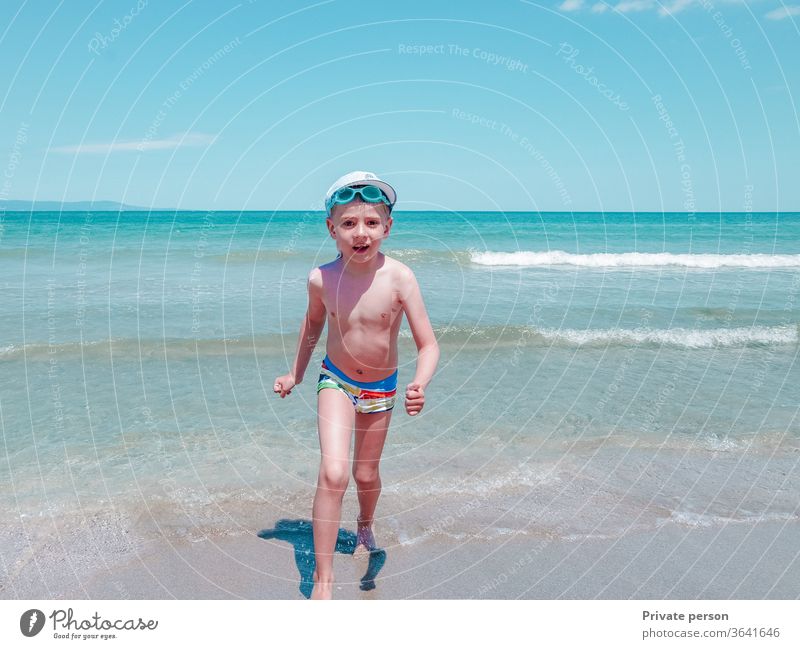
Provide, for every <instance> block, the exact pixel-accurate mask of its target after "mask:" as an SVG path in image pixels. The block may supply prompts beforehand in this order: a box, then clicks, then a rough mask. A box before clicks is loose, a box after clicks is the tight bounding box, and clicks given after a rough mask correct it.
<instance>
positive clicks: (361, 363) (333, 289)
mask: <svg viewBox="0 0 800 649" xmlns="http://www.w3.org/2000/svg"><path fill="white" fill-rule="evenodd" d="M396 200H397V194H396V193H395V191H394V189H393V188H392V187H391V186H390V185H389V184H388V183H386V182H384V181H382V180H381V179H380V178H378V177H377V176H375V174H371V173H368V172H364V171H354V172H352V173H349V174H346V175H344V176H342V177H341V178H339V180H337V181H336V182H335V183H334V184H333V185H332V186H331V188H330V189H329V190H328V194H327V196H326V199H325V210H326V212H327V215H328V218H327V225H328V232H329V233H330V235H331V237H332V238H333V239H334V240H335V241H336V247H337V249H338V250H339V257H338V258H337V259H336V260H335V261H332V262H330V263H328V264H325V265H323V266H320V267H319V268H315V269H314V270H312V271H311V273H310V274H309V276H308V311H307V312H306V317H305V320H304V321H303V326H302V329H301V331H300V339H299V341H298V344H297V354H296V356H295V361H294V365H293V367H292V370H291V372H289V374H285V375H284V376H280V377H278V378H277V379H275V386H274V390H275V392H276V393H278V394H280V396H281V398H284V397H286V395H288V394H291V391H292V388H294V386H295V385H297V384H299V383H301V382H302V380H303V376H304V374H305V371H306V367H307V366H308V362H309V359H310V358H311V354H312V352H313V350H314V347H315V345H316V343H317V340H319V337H320V334H321V333H322V329H323V328H324V326H325V322H326V316H327V323H328V342H327V348H326V352H327V354H326V356H325V360H324V361H323V362H322V369H321V373H320V377H319V383H318V384H317V395H318V396H317V408H318V410H317V425H318V427H319V443H320V451H321V461H320V468H319V477H318V479H317V492H316V494H315V496H314V507H313V529H314V554H315V557H316V564H317V567H316V570H315V571H314V588H313V591H312V593H311V598H312V599H330V598H331V597H332V594H333V578H334V577H333V553H334V549H335V546H336V538H337V536H338V532H339V520H340V518H341V512H342V497H343V496H344V492H345V490H346V489H347V483H348V479H349V477H348V474H349V473H350V471H349V467H348V463H349V456H350V435H351V433H352V431H353V429H354V428H355V452H354V456H353V477H354V479H355V481H356V485H357V487H358V504H359V509H360V513H359V516H358V533H357V539H356V548H357V549H358V548H359V546H362V545H363V546H364V548H365V549H366V550H372V549H374V548H375V547H376V544H375V539H374V537H373V534H372V521H373V517H374V514H375V505H376V504H377V502H378V496H380V491H381V481H380V476H379V475H378V464H379V462H380V458H381V452H382V451H383V444H384V441H385V439H386V431H387V429H388V428H389V420H390V419H391V416H392V408H393V407H394V404H395V399H396V391H397V335H398V332H399V331H400V324H401V322H402V318H403V314H404V313H405V315H406V318H408V324H409V326H410V328H411V333H412V334H413V336H414V342H415V343H416V346H417V352H418V356H417V368H416V374H415V375H414V380H413V381H412V382H411V383H409V384H408V385H407V386H406V392H405V407H406V412H407V413H408V414H409V415H411V416H414V415H416V414H418V413H419V412H420V411H421V410H422V407H423V406H424V405H425V388H426V387H427V386H428V383H429V382H430V380H431V378H432V377H433V373H434V371H435V369H436V364H437V363H438V361H439V346H438V344H437V343H436V338H435V337H434V334H433V329H432V328H431V324H430V321H429V319H428V314H427V312H426V310H425V304H424V303H423V301H422V295H421V293H420V289H419V285H418V284H417V280H416V278H415V277H414V273H412V272H411V270H410V269H409V268H408V267H407V266H405V265H404V264H401V263H400V262H399V261H397V260H395V259H391V258H390V257H387V256H386V255H384V254H383V253H382V252H381V251H380V247H381V243H382V242H383V240H384V239H385V238H386V237H388V236H389V231H390V230H391V228H392V217H391V211H392V208H393V207H394V204H395V202H396Z"/></svg>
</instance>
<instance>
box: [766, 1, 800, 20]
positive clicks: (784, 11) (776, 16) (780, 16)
mask: <svg viewBox="0 0 800 649" xmlns="http://www.w3.org/2000/svg"><path fill="white" fill-rule="evenodd" d="M764 16H765V17H766V18H769V19H770V20H784V19H786V18H789V17H791V16H800V6H797V5H793V6H790V7H786V6H783V7H778V8H777V9H773V10H772V11H769V12H767V13H766V14H764Z"/></svg>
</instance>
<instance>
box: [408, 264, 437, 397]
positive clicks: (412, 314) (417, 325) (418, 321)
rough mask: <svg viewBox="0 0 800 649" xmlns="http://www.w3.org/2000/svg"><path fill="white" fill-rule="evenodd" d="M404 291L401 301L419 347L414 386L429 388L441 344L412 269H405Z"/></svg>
mask: <svg viewBox="0 0 800 649" xmlns="http://www.w3.org/2000/svg"><path fill="white" fill-rule="evenodd" d="M402 282H403V290H402V291H401V300H402V303H403V311H404V312H405V314H406V318H407V319H408V326H409V327H410V328H411V335H412V336H414V342H415V343H416V345H417V371H416V374H414V380H413V381H412V384H414V383H416V384H418V385H420V386H422V389H423V390H424V389H425V388H426V387H428V383H430V381H431V379H432V378H433V373H434V372H435V371H436V365H437V363H438V362H439V344H438V343H437V342H436V336H435V335H434V333H433V327H431V321H430V319H429V318H428V312H427V310H426V309H425V302H423V300H422V292H421V291H420V289H419V284H418V283H417V278H416V277H415V276H414V273H413V272H412V271H411V269H410V268H404V269H403V274H402Z"/></svg>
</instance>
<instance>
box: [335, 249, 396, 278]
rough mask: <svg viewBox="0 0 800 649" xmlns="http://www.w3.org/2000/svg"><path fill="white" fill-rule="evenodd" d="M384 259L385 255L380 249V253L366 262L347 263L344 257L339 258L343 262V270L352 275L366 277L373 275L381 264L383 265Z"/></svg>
mask: <svg viewBox="0 0 800 649" xmlns="http://www.w3.org/2000/svg"><path fill="white" fill-rule="evenodd" d="M384 259H385V255H384V254H383V253H382V252H380V251H378V254H377V255H375V256H374V257H373V258H372V259H370V260H369V262H367V263H366V264H355V263H353V264H345V263H344V258H343V257H340V258H339V260H340V261H341V263H342V272H343V273H345V274H347V275H350V276H352V277H365V276H367V275H373V274H374V273H375V272H376V271H377V270H378V269H379V268H380V267H381V266H383V264H384Z"/></svg>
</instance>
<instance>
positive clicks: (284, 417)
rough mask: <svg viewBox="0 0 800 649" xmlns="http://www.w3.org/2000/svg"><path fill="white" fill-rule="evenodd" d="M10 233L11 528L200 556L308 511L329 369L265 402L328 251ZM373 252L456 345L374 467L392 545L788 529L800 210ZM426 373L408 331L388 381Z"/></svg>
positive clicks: (221, 221) (73, 227)
mask: <svg viewBox="0 0 800 649" xmlns="http://www.w3.org/2000/svg"><path fill="white" fill-rule="evenodd" d="M3 224H4V229H3V231H2V239H0V269H2V271H3V272H2V277H3V280H2V282H3V297H4V299H3V308H2V310H0V331H2V332H3V338H2V340H0V363H2V370H3V371H2V373H0V412H1V413H2V419H1V420H0V421H1V422H2V429H3V440H4V450H3V458H2V461H0V483H2V484H3V489H2V495H0V507H1V508H2V510H3V511H4V512H6V514H5V515H6V516H8V515H11V516H22V517H23V519H24V518H29V519H36V518H37V517H42V516H45V517H47V516H72V515H75V514H82V513H84V512H87V511H95V510H97V509H98V508H99V509H103V508H109V507H110V508H122V509H125V510H126V511H131V512H138V513H141V512H146V513H148V516H160V517H162V518H163V519H164V520H167V519H170V518H171V517H172V516H173V515H175V516H177V515H178V514H181V516H184V515H186V512H189V514H190V516H189V519H188V520H189V522H188V523H186V522H185V521H184V522H183V523H181V525H176V526H175V529H176V530H178V529H180V530H183V531H182V532H180V533H185V534H190V533H196V532H197V530H200V529H203V526H205V525H208V526H211V528H213V529H214V530H216V531H220V530H221V529H225V528H226V526H229V528H230V529H240V528H241V527H242V526H244V527H247V526H248V525H251V524H252V525H255V524H256V523H255V522H251V518H252V512H253V511H255V510H257V509H258V506H259V505H258V504H259V503H260V502H264V501H269V502H272V503H276V504H278V505H279V506H281V507H285V508H286V509H287V510H289V511H292V512H293V513H296V514H298V515H303V516H304V515H307V514H308V511H306V510H310V498H311V495H312V494H313V487H314V482H315V477H316V466H317V462H318V453H319V450H318V445H317V439H316V415H315V393H314V385H313V384H314V370H313V369H310V370H309V372H308V375H307V381H306V383H305V384H304V385H302V386H300V387H299V388H298V389H297V390H295V391H294V393H293V394H292V396H291V397H289V398H288V399H287V400H285V401H281V400H279V399H277V398H276V397H275V396H274V395H273V394H272V391H271V386H272V381H273V379H274V377H275V376H276V375H278V374H281V373H283V372H285V371H286V367H287V365H288V363H289V362H290V361H291V357H292V355H293V353H294V348H295V344H296V336H297V330H298V326H299V322H300V318H301V317H302V314H303V311H304V308H305V292H304V290H305V279H306V277H307V274H308V271H309V270H310V268H311V267H313V265H315V264H319V263H323V262H325V261H328V260H329V259H331V258H332V257H333V256H334V255H335V253H334V248H333V244H332V242H331V241H330V239H329V238H327V236H326V232H325V228H324V223H323V220H322V217H321V216H320V215H319V214H308V213H246V214H238V213H217V214H206V213H189V212H186V213H177V214H171V213H153V214H145V213H122V214H117V213H63V214H58V213H34V214H33V215H31V214H28V213H8V214H6V215H5V218H4V223H3ZM384 250H385V252H386V253H387V254H390V255H393V256H395V257H397V258H399V259H400V260H402V261H404V262H405V263H407V264H409V265H410V266H411V267H412V268H413V270H414V271H415V273H416V274H417V277H418V279H419V282H420V285H421V286H422V290H423V294H424V296H425V299H426V303H427V305H428V309H429V312H430V316H431V320H432V322H433V324H434V327H435V329H436V331H437V337H438V338H439V340H440V344H441V348H442V359H441V363H440V368H439V372H438V374H437V376H436V378H435V380H434V382H433V383H432V384H431V386H430V388H429V391H428V394H427V396H428V400H429V401H428V405H427V407H426V410H425V412H424V414H423V416H422V417H418V418H414V419H412V418H409V417H408V416H406V415H405V413H404V412H402V411H401V409H398V410H397V411H396V412H395V415H394V421H393V425H392V429H391V431H390V437H389V441H388V443H387V446H386V450H385V453H384V461H383V475H384V497H383V499H382V501H381V505H380V507H381V508H382V515H384V516H385V517H386V521H387V529H391V530H394V531H393V532H392V533H393V534H394V538H395V539H396V540H397V541H398V542H413V540H414V539H416V538H419V537H420V535H424V534H429V533H443V534H454V535H458V534H463V533H471V532H470V530H471V529H472V528H471V526H472V525H474V524H475V521H482V523H481V526H480V527H481V530H483V531H482V532H481V533H482V534H487V535H489V536H491V535H493V534H494V535H499V536H502V535H503V534H506V533H509V532H508V530H512V531H513V530H516V529H521V527H522V522H521V521H524V522H525V525H526V526H527V527H526V528H525V529H527V528H528V527H529V528H530V529H532V530H533V532H532V533H533V534H547V533H557V534H560V535H562V536H564V537H569V536H570V535H576V534H577V535H581V534H585V535H590V534H615V533H620V531H621V530H625V529H627V528H626V527H625V526H626V525H628V524H630V523H625V521H629V522H630V521H631V520H638V521H639V522H641V524H642V525H648V526H653V525H658V524H660V523H659V522H660V521H664V520H673V521H678V522H681V523H682V524H687V525H689V524H693V525H704V524H707V523H709V522H711V523H714V522H717V523H719V522H720V521H725V520H739V519H742V520H750V518H752V517H759V516H760V517H767V518H769V517H773V518H775V519H776V520H777V519H780V518H781V517H796V516H797V511H796V503H797V502H800V485H798V483H797V481H796V480H794V479H793V478H791V475H792V469H796V465H797V461H798V458H799V457H800V456H799V455H798V446H800V422H798V418H797V414H798V406H799V405H800V387H798V386H800V380H799V379H800V370H799V369H798V358H797V355H798V322H800V305H798V295H797V294H798V291H800V215H799V214H777V215H776V214H723V215H719V214H714V215H696V216H695V217H693V218H690V217H688V216H687V215H682V214H666V215H654V214H644V215H632V214H605V215H603V214H575V215H571V214H500V213H462V214H445V213H398V214H396V215H395V225H394V229H393V231H392V235H391V236H390V238H389V240H388V241H387V242H386V243H385V247H384ZM321 357H322V348H321V347H320V348H319V349H318V350H317V354H316V355H315V357H314V360H313V361H312V363H313V364H314V365H316V364H318V363H319V361H320V360H321ZM314 365H312V367H313V366H314ZM413 368H414V348H413V342H412V341H411V338H410V335H409V333H408V330H407V328H404V331H403V334H402V339H401V367H400V382H401V385H404V382H407V381H409V380H410V379H411V377H412V375H413ZM637 471H638V473H637ZM781 476H783V478H782V477H781ZM693 485H696V487H694V486H693ZM750 486H752V489H749V490H748V487H750ZM476 500H477V502H478V504H477V505H475V506H474V507H471V506H470V503H474V502H476ZM587 502H591V503H592V504H593V507H592V508H591V511H592V512H593V513H592V514H591V515H590V514H588V513H587V511H588V510H587V509H586V508H585V507H584V508H583V509H581V505H585V504H586V503H587ZM465 507H466V510H464V508H465ZM170 512H172V513H170ZM247 512H250V513H247ZM460 512H464V513H460ZM498 512H508V514H507V515H508V516H510V517H511V519H510V521H505V522H503V520H502V519H500V518H499V517H498ZM467 514H468V515H467ZM639 514H642V516H641V517H638V515H639ZM448 516H449V517H451V518H452V519H453V522H452V523H451V524H449V525H445V526H444V527H443V528H442V529H439V526H437V524H435V521H436V520H447V517H448ZM637 517H638V518H637ZM192 521H194V523H192ZM389 523H391V524H389ZM711 523H709V524H711ZM637 524H638V523H637ZM165 529H169V526H167V528H165ZM192 530H194V532H192ZM548 530H549V532H548ZM176 533H179V532H176ZM404 540H405V541H404Z"/></svg>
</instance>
